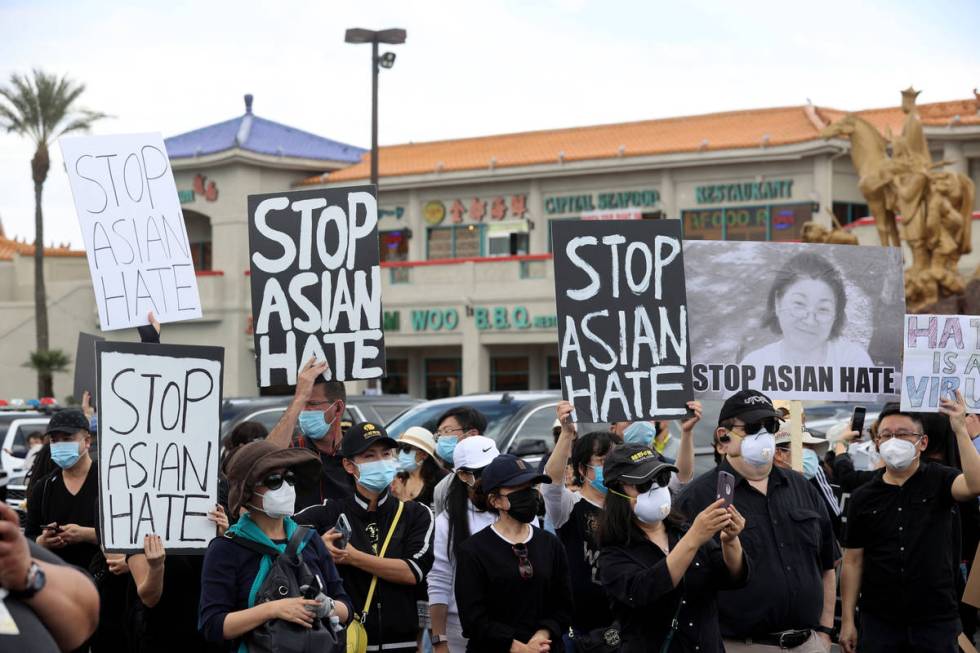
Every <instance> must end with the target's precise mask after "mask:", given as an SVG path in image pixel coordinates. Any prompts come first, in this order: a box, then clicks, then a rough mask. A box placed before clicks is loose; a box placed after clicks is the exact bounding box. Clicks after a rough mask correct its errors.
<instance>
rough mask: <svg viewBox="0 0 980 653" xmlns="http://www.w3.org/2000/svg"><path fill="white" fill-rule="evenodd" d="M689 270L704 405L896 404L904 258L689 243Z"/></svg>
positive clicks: (846, 249) (889, 251)
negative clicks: (749, 398)
mask: <svg viewBox="0 0 980 653" xmlns="http://www.w3.org/2000/svg"><path fill="white" fill-rule="evenodd" d="M684 267H685V269H686V272H687V275H686V276H687V299H688V308H689V311H690V323H691V349H692V351H693V352H694V353H693V364H694V367H693V380H694V390H695V393H697V394H698V396H699V397H700V398H705V399H724V398H726V397H729V396H731V395H732V394H734V393H736V392H738V391H739V390H742V389H746V388H751V389H754V390H759V391H761V392H764V393H765V394H767V395H768V396H769V397H770V398H772V399H799V400H810V399H815V400H825V401H849V400H857V401H876V402H883V401H889V400H895V398H896V396H897V395H898V393H899V374H900V370H901V351H902V347H901V341H900V338H901V337H902V329H901V326H900V325H901V323H902V319H903V318H904V316H905V288H904V283H903V276H902V253H901V250H899V249H898V248H887V247H855V246H853V245H814V244H799V243H767V242H731V241H709V240H705V241H685V242H684Z"/></svg>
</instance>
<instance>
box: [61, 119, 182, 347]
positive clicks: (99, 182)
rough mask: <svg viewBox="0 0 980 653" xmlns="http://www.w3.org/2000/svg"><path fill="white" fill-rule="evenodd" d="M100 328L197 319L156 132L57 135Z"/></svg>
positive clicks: (178, 215)
mask: <svg viewBox="0 0 980 653" xmlns="http://www.w3.org/2000/svg"><path fill="white" fill-rule="evenodd" d="M59 143H60V145H61V152H62V154H63V155H64V159H65V170H66V172H67V173H68V181H69V183H70V184H71V192H72V197H73V198H74V199H75V211H76V212H77V213H78V221H79V225H80V226H81V228H82V238H83V239H84V241H85V250H86V252H87V255H88V265H89V272H91V274H92V287H93V288H92V289H93V290H94V291H95V301H96V304H97V305H98V309H99V328H100V329H102V330H103V331H110V330H113V329H125V328H128V327H138V326H143V325H145V324H148V323H149V320H147V317H146V316H147V313H149V312H150V311H151V310H152V311H153V312H154V313H155V314H156V316H157V319H158V320H160V322H176V321H179V320H190V319H194V318H199V317H201V298H200V297H199V295H198V292H197V277H196V276H195V274H194V261H193V259H192V256H191V245H190V241H189V239H188V237H187V227H186V226H185V225H184V214H183V213H182V212H181V209H180V200H179V198H178V195H177V186H176V185H175V184H174V175H173V171H172V170H171V168H170V159H169V158H168V157H167V149H166V147H165V146H164V144H163V138H162V137H161V136H160V134H118V135H112V136H80V137H71V138H62V139H61V140H60V141H59Z"/></svg>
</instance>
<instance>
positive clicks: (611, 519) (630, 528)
mask: <svg viewBox="0 0 980 653" xmlns="http://www.w3.org/2000/svg"><path fill="white" fill-rule="evenodd" d="M606 486H607V487H608V488H609V490H610V492H608V493H607V494H606V500H605V502H604V503H603V510H602V517H601V518H600V521H599V545H600V546H602V547H605V546H629V545H630V544H632V543H633V541H634V539H635V540H636V541H643V540H646V535H645V534H644V533H643V531H642V530H640V527H639V526H638V525H637V523H636V516H635V515H634V514H633V506H632V504H631V503H630V500H629V499H627V498H626V497H624V496H620V495H621V494H626V493H625V492H624V491H623V484H622V483H620V482H619V481H612V482H610V483H607V485H606ZM686 521H687V520H686V519H684V515H682V514H681V513H680V512H678V510H677V509H676V508H674V507H673V502H671V508H670V514H669V515H667V518H666V519H665V520H664V526H667V527H668V528H670V527H673V528H677V529H683V528H684V525H685V522H686Z"/></svg>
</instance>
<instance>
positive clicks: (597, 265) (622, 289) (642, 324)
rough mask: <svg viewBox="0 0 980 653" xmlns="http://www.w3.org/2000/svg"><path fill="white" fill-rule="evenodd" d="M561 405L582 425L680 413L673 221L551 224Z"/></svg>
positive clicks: (679, 293) (682, 393)
mask: <svg viewBox="0 0 980 653" xmlns="http://www.w3.org/2000/svg"><path fill="white" fill-rule="evenodd" d="M551 234H552V238H553V241H554V253H555V259H554V263H555V295H556V298H555V303H556V305H557V308H558V341H559V357H558V361H559V365H560V367H561V387H562V393H563V395H564V397H565V398H566V399H567V400H568V401H571V402H572V403H574V404H575V411H576V416H577V419H578V420H581V421H584V422H608V421H620V420H625V421H630V422H632V421H635V420H647V419H654V418H657V417H667V418H671V417H679V416H682V415H684V414H685V413H687V402H688V401H690V400H691V399H693V393H692V391H691V368H690V348H689V347H688V336H687V333H688V326H687V324H688V317H687V316H688V313H687V306H686V301H685V295H684V257H683V255H682V251H681V250H682V247H681V230H680V223H679V222H678V221H677V220H607V221H585V220H569V221H564V220H562V221H557V220H556V221H553V222H552V223H551Z"/></svg>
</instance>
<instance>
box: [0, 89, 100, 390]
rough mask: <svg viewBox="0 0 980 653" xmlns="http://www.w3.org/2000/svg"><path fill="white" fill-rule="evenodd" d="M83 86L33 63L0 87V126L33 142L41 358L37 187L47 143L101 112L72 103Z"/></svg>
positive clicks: (46, 373) (42, 380)
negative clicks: (28, 71)
mask: <svg viewBox="0 0 980 653" xmlns="http://www.w3.org/2000/svg"><path fill="white" fill-rule="evenodd" d="M84 91H85V85H84V84H78V83H76V82H74V81H72V80H70V79H68V77H61V78H59V77H58V76H57V75H52V74H48V73H46V72H44V71H42V70H37V69H35V70H34V71H32V75H31V76H28V75H18V74H16V73H14V74H12V75H11V76H10V85H9V86H4V87H0V128H3V129H6V130H7V132H8V133H9V132H14V133H17V134H20V135H21V136H26V137H27V138H30V139H31V141H33V143H34V147H35V150H34V158H32V159H31V174H32V176H33V178H34V322H35V326H36V330H37V351H35V352H34V353H33V354H32V358H33V356H34V355H35V354H36V355H38V356H39V357H40V358H39V360H44V359H45V356H46V354H47V352H48V305H47V294H46V292H45V289H44V214H43V213H42V211H41V191H42V190H43V189H44V182H45V181H46V180H47V178H48V170H49V169H50V168H51V161H50V158H49V157H48V146H49V145H50V144H51V143H53V142H54V141H55V140H57V139H58V138H60V137H61V136H62V135H64V134H69V133H71V132H81V131H88V130H89V129H90V128H91V126H92V123H94V122H95V121H96V120H99V119H100V118H105V117H106V114H104V113H99V112H98V111H89V110H87V109H81V108H79V107H78V106H76V104H75V103H76V101H77V100H78V98H79V96H81V94H82V93H83V92H84ZM36 369H37V392H38V396H40V397H50V396H52V395H53V394H54V388H53V387H52V373H51V369H50V368H48V367H38V368H36Z"/></svg>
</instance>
